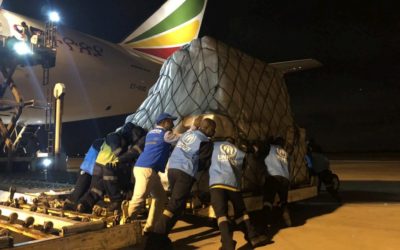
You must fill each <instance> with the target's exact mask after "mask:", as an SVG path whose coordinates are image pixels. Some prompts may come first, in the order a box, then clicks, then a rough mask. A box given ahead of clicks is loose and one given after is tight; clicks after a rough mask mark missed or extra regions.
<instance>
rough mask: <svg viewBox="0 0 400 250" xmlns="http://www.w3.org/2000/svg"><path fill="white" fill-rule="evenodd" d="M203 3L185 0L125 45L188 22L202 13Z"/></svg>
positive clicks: (198, 0)
mask: <svg viewBox="0 0 400 250" xmlns="http://www.w3.org/2000/svg"><path fill="white" fill-rule="evenodd" d="M204 2H205V0H187V1H186V2H184V3H183V4H182V5H181V6H179V7H178V8H177V9H176V10H175V11H174V12H172V13H171V15H169V16H168V17H166V18H165V19H164V20H163V21H161V22H160V23H158V24H157V25H155V26H154V27H153V28H151V29H149V30H147V31H146V32H144V33H143V34H141V35H139V36H137V37H135V38H133V39H132V40H130V41H127V42H126V43H131V42H136V41H139V40H142V39H146V38H149V37H151V36H154V35H157V34H159V33H162V32H165V31H167V30H169V29H172V28H174V27H176V26H178V25H180V24H183V23H185V22H187V21H189V20H190V19H192V18H194V17H196V16H198V15H199V14H200V13H201V12H202V10H203V7H204Z"/></svg>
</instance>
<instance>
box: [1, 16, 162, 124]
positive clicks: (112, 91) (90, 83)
mask: <svg viewBox="0 0 400 250" xmlns="http://www.w3.org/2000/svg"><path fill="white" fill-rule="evenodd" d="M22 22H25V23H26V24H27V25H28V26H29V27H33V28H34V29H38V30H44V28H45V24H44V23H41V22H38V21H35V20H33V19H30V18H27V17H24V16H20V15H17V14H14V13H12V12H9V11H6V10H0V35H2V36H7V37H10V36H14V37H16V38H18V39H22V38H21V37H19V36H21V34H20V32H19V31H18V25H20V24H21V23H22ZM57 32H58V34H57V55H56V66H55V67H54V68H51V69H50V75H49V84H48V85H46V86H44V85H43V79H42V75H43V69H42V67H41V66H34V67H18V68H17V70H16V72H15V74H14V75H13V80H14V83H15V84H16V85H17V87H18V90H19V92H20V94H21V95H22V97H23V98H24V100H25V101H27V100H32V99H35V101H36V102H37V103H43V104H46V103H47V102H48V95H49V93H50V94H52V90H51V85H53V84H54V83H58V82H61V83H63V84H65V86H66V95H65V99H64V110H63V121H66V122H67V121H77V120H84V119H93V118H99V117H108V116H114V115H121V114H128V113H132V112H134V111H135V110H136V108H137V107H138V106H139V105H140V104H141V102H142V101H143V100H144V99H145V97H146V96H147V92H148V90H149V88H150V87H151V86H152V85H153V84H154V83H155V81H156V80H157V77H158V73H159V69H160V65H159V64H156V63H153V62H151V61H148V60H145V59H142V58H140V57H136V56H134V55H131V54H129V53H128V52H127V51H126V50H124V49H123V48H122V47H121V46H119V45H116V44H113V43H110V42H107V41H104V40H101V39H98V38H95V37H92V36H90V35H86V34H83V33H80V32H77V31H73V30H71V29H68V28H66V27H63V26H60V27H57ZM49 88H50V91H49ZM4 98H11V95H10V94H6V95H5V96H4ZM44 117H45V112H44V110H42V109H36V108H25V109H24V111H23V113H22V115H21V118H20V120H21V121H24V122H25V123H28V124H41V123H43V122H44ZM1 118H2V119H3V120H6V119H7V114H5V113H3V115H2V117H1Z"/></svg>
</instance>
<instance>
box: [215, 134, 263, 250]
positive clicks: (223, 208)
mask: <svg viewBox="0 0 400 250" xmlns="http://www.w3.org/2000/svg"><path fill="white" fill-rule="evenodd" d="M233 143H234V140H233V139H232V138H228V139H227V140H226V141H218V142H214V150H213V154H212V158H211V166H210V170H209V173H210V180H209V188H210V195H211V206H212V207H213V210H214V212H215V216H216V218H217V222H218V228H219V230H220V232H221V243H222V247H221V248H220V249H223V250H233V249H235V246H236V241H234V240H233V235H232V231H231V229H230V221H229V219H228V201H230V202H231V203H232V205H233V209H234V212H235V216H234V217H235V221H234V222H235V223H236V224H237V225H238V226H239V228H240V229H241V231H243V233H244V235H245V238H246V240H247V241H248V242H249V244H250V245H251V246H252V247H257V246H260V245H262V244H265V243H267V241H268V237H267V236H265V235H259V234H258V233H257V232H256V230H255V228H254V226H253V225H252V224H251V223H250V217H249V215H248V214H247V212H246V207H245V204H244V201H243V198H242V194H241V192H240V187H241V179H242V168H243V166H244V164H243V163H244V159H245V153H244V152H243V151H241V150H239V149H238V148H237V147H236V146H235V145H234V144H233Z"/></svg>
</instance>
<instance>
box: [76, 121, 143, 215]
mask: <svg viewBox="0 0 400 250" xmlns="http://www.w3.org/2000/svg"><path fill="white" fill-rule="evenodd" d="M143 131H144V130H143V129H141V128H140V127H138V126H136V125H134V124H132V123H127V124H125V125H124V126H123V127H122V128H121V129H120V130H118V131H116V132H113V133H110V134H108V135H107V136H106V139H105V142H104V143H103V145H102V146H101V149H100V152H99V154H98V156H97V158H96V164H95V167H94V170H93V179H95V180H96V182H95V183H94V184H93V186H92V188H90V190H89V192H87V193H86V194H85V195H84V196H83V197H82V199H81V200H80V202H79V204H78V206H77V210H78V211H79V212H90V211H91V209H92V208H93V206H94V205H95V204H96V203H97V202H98V201H100V200H103V196H104V195H105V194H107V195H108V197H109V199H110V201H111V203H110V205H109V207H108V210H110V211H114V210H120V209H121V202H122V200H123V198H124V197H123V192H122V186H127V185H128V184H125V183H122V181H123V180H121V179H119V178H118V176H121V175H120V172H121V169H123V168H124V167H127V166H130V165H131V162H123V161H120V159H119V157H122V156H124V154H126V153H129V154H130V155H131V158H130V161H133V160H134V157H135V156H137V155H138V154H139V152H137V153H136V154H134V153H132V152H130V151H128V148H129V145H135V144H136V143H137V142H138V141H139V139H140V138H141V137H142V136H141V133H143ZM137 133H139V134H137ZM138 138H139V139H138ZM134 140H136V141H134Z"/></svg>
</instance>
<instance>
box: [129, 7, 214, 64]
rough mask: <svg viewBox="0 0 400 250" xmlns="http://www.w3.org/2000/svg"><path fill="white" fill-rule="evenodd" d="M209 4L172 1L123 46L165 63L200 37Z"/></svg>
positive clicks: (136, 31)
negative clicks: (182, 47)
mask: <svg viewBox="0 0 400 250" xmlns="http://www.w3.org/2000/svg"><path fill="white" fill-rule="evenodd" d="M206 4H207V0H169V1H167V2H166V3H165V4H164V5H163V6H161V8H160V9H159V10H158V11H157V12H156V13H154V14H153V15H152V16H151V17H150V18H149V19H148V20H147V21H146V22H144V23H143V24H142V25H141V26H140V27H139V28H138V29H136V30H135V31H134V32H133V33H132V34H131V35H130V36H128V37H127V38H126V39H125V40H124V41H123V42H122V43H121V45H122V46H124V47H125V48H127V49H129V50H136V51H140V52H141V54H143V53H144V54H146V55H149V56H151V57H152V58H153V59H155V60H157V61H160V62H162V61H164V60H165V59H166V58H167V57H169V56H170V55H171V54H172V53H173V52H174V51H176V50H177V49H179V48H180V47H181V46H182V45H185V44H187V43H189V42H190V41H192V40H193V39H195V38H197V36H198V34H199V31H200V26H201V21H202V19H203V15H204V10H205V6H206ZM133 53H134V51H133Z"/></svg>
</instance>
